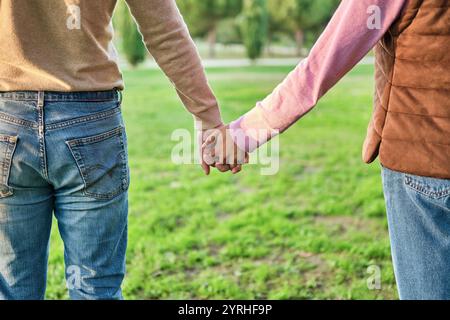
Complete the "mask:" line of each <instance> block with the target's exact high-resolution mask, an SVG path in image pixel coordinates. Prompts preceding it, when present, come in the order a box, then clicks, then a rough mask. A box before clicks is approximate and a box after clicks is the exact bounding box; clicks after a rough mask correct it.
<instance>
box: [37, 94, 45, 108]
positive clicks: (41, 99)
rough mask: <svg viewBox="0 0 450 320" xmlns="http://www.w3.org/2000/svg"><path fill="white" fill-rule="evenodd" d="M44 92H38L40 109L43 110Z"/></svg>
mask: <svg viewBox="0 0 450 320" xmlns="http://www.w3.org/2000/svg"><path fill="white" fill-rule="evenodd" d="M44 96H45V95H44V91H38V107H40V108H42V107H43V106H44Z"/></svg>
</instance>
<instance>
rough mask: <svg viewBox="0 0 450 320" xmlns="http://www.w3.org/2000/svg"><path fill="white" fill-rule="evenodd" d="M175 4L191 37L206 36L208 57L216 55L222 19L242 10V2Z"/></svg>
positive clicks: (211, 0)
mask: <svg viewBox="0 0 450 320" xmlns="http://www.w3.org/2000/svg"><path fill="white" fill-rule="evenodd" d="M177 4H178V6H179V8H180V11H181V12H182V13H183V16H184V17H185V19H186V22H187V24H188V25H189V29H190V32H191V34H192V35H193V36H201V37H203V36H206V38H207V41H208V44H209V57H210V58H213V57H215V55H216V51H215V44H216V41H217V27H218V24H219V22H220V21H221V20H222V19H225V18H229V17H233V16H236V15H238V14H239V12H241V10H242V0H178V1H177Z"/></svg>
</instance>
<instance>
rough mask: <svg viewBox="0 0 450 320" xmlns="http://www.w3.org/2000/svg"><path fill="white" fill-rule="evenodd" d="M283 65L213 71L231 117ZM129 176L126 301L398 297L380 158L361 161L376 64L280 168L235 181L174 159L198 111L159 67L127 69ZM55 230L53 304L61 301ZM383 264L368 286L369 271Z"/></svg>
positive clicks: (309, 123)
mask: <svg viewBox="0 0 450 320" xmlns="http://www.w3.org/2000/svg"><path fill="white" fill-rule="evenodd" d="M288 72H289V68H266V67H254V68H242V69H228V70H227V69H211V70H208V76H209V78H210V81H211V84H212V86H213V88H214V90H215V92H216V94H217V96H218V98H219V99H220V102H221V106H222V110H223V116H224V119H225V121H230V120H233V119H234V118H236V117H237V116H238V115H240V114H242V113H244V112H245V111H246V110H248V109H250V108H251V107H253V106H254V104H255V102H256V101H257V100H258V99H262V98H263V97H265V95H266V94H268V93H269V92H270V91H271V90H272V88H273V87H274V86H275V85H276V84H277V83H278V82H279V81H280V80H282V79H283V78H284V76H285V75H286V74H287V73H288ZM125 79H126V82H127V90H126V92H125V97H124V104H123V112H124V117H125V121H126V123H127V130H128V139H129V155H130V165H131V171H132V177H131V179H132V185H131V188H130V226H129V249H128V263H127V264H128V274H127V278H126V280H125V283H124V294H125V297H126V298H127V299H191V298H192V299H207V298H219V299H253V298H261V299H267V298H269V299H393V298H397V294H396V290H395V283H394V275H393V271H392V267H391V262H390V252H389V241H388V235H387V224H386V221H385V213H384V202H383V195H382V189H381V181H380V180H381V179H380V174H379V171H380V169H379V166H378V164H374V165H371V166H367V165H365V164H363V163H362V162H361V160H360V159H361V156H360V154H361V145H362V142H363V139H364V135H365V132H366V127H367V123H368V119H369V116H370V112H371V104H372V92H373V89H372V88H373V80H372V67H371V66H359V67H357V68H356V69H355V70H354V71H353V72H352V73H351V74H349V75H348V76H347V77H346V78H345V79H344V80H343V81H342V82H341V83H340V84H339V85H338V86H337V87H336V88H335V89H333V91H331V92H330V93H329V94H328V95H327V96H326V97H325V98H324V99H323V100H322V101H321V102H320V104H319V105H318V106H317V107H316V108H315V110H313V111H312V112H311V113H309V114H308V116H306V117H305V118H303V119H302V120H301V121H299V122H298V123H297V124H296V125H295V126H293V127H292V128H291V129H290V130H289V131H288V132H286V133H285V134H284V135H282V137H281V138H280V143H281V160H280V171H279V173H278V174H276V175H273V176H262V175H261V174H260V169H261V168H260V167H259V166H258V165H251V166H248V167H246V168H245V170H244V171H243V172H242V173H241V174H240V175H238V176H231V175H229V174H221V173H218V172H214V173H213V174H212V175H211V176H210V177H205V176H204V175H202V172H201V170H200V168H199V167H198V166H195V165H175V164H173V163H172V162H171V160H170V155H171V150H172V148H173V147H174V145H175V144H176V143H175V142H173V141H171V139H170V137H171V133H172V131H173V130H175V129H177V128H189V129H190V128H191V127H192V118H191V116H190V115H188V114H187V113H186V112H185V111H184V110H183V108H182V106H181V104H180V102H179V101H178V98H177V97H176V95H175V93H174V90H173V89H172V88H171V87H170V85H169V84H168V81H167V80H166V79H165V78H164V76H163V75H162V74H161V73H160V72H158V71H145V70H136V71H129V72H126V73H125ZM56 229H57V228H56V225H54V228H53V234H52V242H51V256H50V266H49V287H48V295H47V297H48V298H51V299H52V298H66V297H67V295H66V292H65V285H64V281H63V276H64V266H63V253H62V244H61V242H60V240H59V235H58V232H57V230H56ZM371 265H376V266H379V267H380V268H381V284H382V287H381V290H369V289H368V287H367V283H366V282H367V279H368V277H369V276H370V274H368V273H367V268H368V267H369V266H371Z"/></svg>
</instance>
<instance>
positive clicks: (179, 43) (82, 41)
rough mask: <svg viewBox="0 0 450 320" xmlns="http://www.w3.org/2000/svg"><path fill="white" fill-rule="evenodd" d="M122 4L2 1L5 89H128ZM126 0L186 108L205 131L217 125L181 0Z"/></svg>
mask: <svg viewBox="0 0 450 320" xmlns="http://www.w3.org/2000/svg"><path fill="white" fill-rule="evenodd" d="M116 2H117V0H0V91H19V90H31V91H38V90H40V91H63V92H68V91H100V90H111V89H114V88H118V89H123V80H122V75H121V72H120V70H119V67H118V63H117V53H116V50H115V48H114V46H113V44H112V38H113V28H112V24H111V17H112V14H113V11H114V8H115V6H116ZM126 2H127V3H128V6H129V8H130V10H131V12H132V14H133V16H134V17H135V19H136V21H137V23H138V25H139V28H140V30H141V33H142V34H143V36H144V41H145V44H146V46H147V48H148V49H149V51H150V53H151V54H152V55H153V57H154V58H155V59H156V61H157V62H158V64H159V66H160V67H161V68H162V70H163V71H164V72H165V74H166V75H167V76H168V77H169V79H170V80H171V81H172V82H173V84H174V85H175V87H176V89H177V91H178V94H179V96H180V98H181V100H182V101H183V103H184V104H185V106H186V107H187V109H188V110H189V111H190V112H191V113H192V114H193V115H194V116H195V117H196V119H197V120H200V121H201V122H202V124H203V127H204V128H211V127H216V126H217V125H219V124H220V123H221V118H220V112H219V108H218V105H217V101H216V98H215V97H214V94H213V93H212V91H211V89H210V87H209V85H208V83H207V80H206V76H205V73H204V70H203V67H202V65H201V61H200V58H199V55H198V52H197V50H196V48H195V45H194V43H193V41H192V39H191V37H190V35H189V33H188V30H187V28H186V25H185V23H184V21H183V18H182V16H181V15H180V12H179V11H178V9H177V6H176V4H175V0H126ZM149 89H151V88H149Z"/></svg>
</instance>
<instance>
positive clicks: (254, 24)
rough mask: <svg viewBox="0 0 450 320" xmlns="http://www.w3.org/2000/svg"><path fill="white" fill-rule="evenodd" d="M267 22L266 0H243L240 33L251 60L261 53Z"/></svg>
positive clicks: (265, 36)
mask: <svg viewBox="0 0 450 320" xmlns="http://www.w3.org/2000/svg"><path fill="white" fill-rule="evenodd" d="M267 22H268V14H267V0H244V7H243V11H242V16H241V33H242V39H243V42H244V45H245V48H246V49H247V55H248V57H249V58H250V59H252V60H255V59H257V58H259V57H260V56H261V54H262V50H263V48H264V44H265V41H266V38H267Z"/></svg>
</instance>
